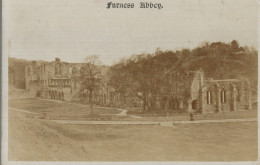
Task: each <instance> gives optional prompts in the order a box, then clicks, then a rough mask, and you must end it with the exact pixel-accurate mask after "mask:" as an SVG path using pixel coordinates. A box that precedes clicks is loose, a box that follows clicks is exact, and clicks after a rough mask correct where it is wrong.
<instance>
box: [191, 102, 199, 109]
mask: <svg viewBox="0 0 260 165" xmlns="http://www.w3.org/2000/svg"><path fill="white" fill-rule="evenodd" d="M191 108H192V109H193V110H196V111H198V110H199V100H198V99H195V100H192V102H191Z"/></svg>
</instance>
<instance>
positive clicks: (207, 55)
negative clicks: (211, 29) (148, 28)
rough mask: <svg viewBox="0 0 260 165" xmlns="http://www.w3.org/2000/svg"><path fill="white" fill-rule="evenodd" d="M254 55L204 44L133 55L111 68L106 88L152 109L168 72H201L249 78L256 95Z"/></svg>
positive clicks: (243, 49)
mask: <svg viewBox="0 0 260 165" xmlns="http://www.w3.org/2000/svg"><path fill="white" fill-rule="evenodd" d="M257 58H258V56H257V51H256V50H255V49H254V48H249V47H247V46H245V47H241V46H239V43H238V42H237V41H236V40H233V41H232V42H231V43H223V42H213V43H209V42H204V43H202V44H201V45H199V46H198V47H197V48H194V49H192V50H190V49H182V50H176V51H169V50H166V51H161V50H160V49H159V48H158V49H157V50H156V51H155V53H153V54H138V55H133V56H131V57H130V58H128V59H122V60H121V61H120V62H118V63H117V64H115V65H114V66H112V67H111V72H110V85H111V86H113V87H114V88H115V90H116V91H117V92H119V93H120V94H121V96H124V97H136V98H139V99H141V100H142V101H143V103H144V104H143V110H145V109H146V108H147V107H148V108H150V109H154V108H155V102H156V101H155V100H156V97H158V96H160V88H159V87H160V86H162V85H166V86H167V85H170V82H169V81H168V79H167V74H168V73H169V72H170V71H173V70H174V71H179V72H182V71H188V70H198V69H200V68H201V69H202V70H204V72H205V76H206V77H211V78H214V79H229V78H237V79H240V78H249V79H250V81H251V84H252V89H253V92H254V94H256V93H257V76H258V75H257V71H258V70H257V61H258V60H257Z"/></svg>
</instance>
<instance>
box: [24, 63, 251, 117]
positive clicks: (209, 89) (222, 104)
mask: <svg viewBox="0 0 260 165" xmlns="http://www.w3.org/2000/svg"><path fill="white" fill-rule="evenodd" d="M81 66H82V64H81V63H67V62H62V61H60V59H59V58H56V60H55V61H52V62H44V63H41V64H38V63H37V62H35V61H34V62H32V64H30V65H28V66H26V68H25V77H26V90H27V91H28V92H30V93H31V94H32V95H34V96H40V97H42V98H45V99H54V100H64V101H72V100H73V99H76V98H77V97H78V96H79V95H80V94H82V91H81V90H80V85H81V82H80V81H79V79H78V78H77V77H79V76H80V72H79V70H80V68H81ZM101 76H103V79H104V81H105V82H108V78H107V77H106V75H101ZM167 80H168V81H169V85H168V86H161V89H160V94H158V96H156V107H157V109H159V110H165V109H169V110H183V111H187V110H188V109H194V110H197V111H198V112H200V113H202V114H206V113H221V112H226V111H236V110H251V109H252V103H251V100H252V98H251V97H252V94H251V85H250V83H249V81H248V80H238V79H223V80H214V79H212V78H205V76H204V72H203V70H196V71H186V72H176V71H171V72H169V73H168V74H167ZM84 93H85V94H86V99H87V93H88V91H83V94H84ZM94 100H95V102H96V103H98V104H100V105H109V106H120V104H121V102H120V95H119V94H117V93H116V92H115V89H114V88H113V87H111V86H109V85H108V83H104V85H103V87H102V88H101V89H100V90H99V91H98V92H95V94H94ZM140 102H142V101H141V100H140ZM139 106H142V105H139Z"/></svg>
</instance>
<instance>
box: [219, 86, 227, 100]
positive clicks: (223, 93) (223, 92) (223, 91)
mask: <svg viewBox="0 0 260 165" xmlns="http://www.w3.org/2000/svg"><path fill="white" fill-rule="evenodd" d="M220 94H221V103H226V92H225V90H224V89H222V90H221V93H220Z"/></svg>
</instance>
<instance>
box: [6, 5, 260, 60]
mask: <svg viewBox="0 0 260 165" xmlns="http://www.w3.org/2000/svg"><path fill="white" fill-rule="evenodd" d="M108 2H110V1H109V0H107V1H105V0H88V1H86V0H41V1H40V0H8V1H7V3H6V4H5V7H6V10H5V13H4V14H3V15H4V19H3V23H4V25H3V26H4V33H5V34H6V36H7V37H6V39H7V40H8V56H9V57H15V58H23V59H27V60H46V61H53V60H54V59H55V57H59V58H60V59H61V60H62V61H66V62H83V61H84V59H85V58H86V57H87V56H90V55H99V58H100V60H101V61H102V63H103V64H106V65H112V64H114V63H115V62H117V61H119V59H121V58H123V57H129V56H131V55H132V54H139V53H153V52H154V51H155V50H156V48H158V47H160V48H161V49H162V50H176V49H182V48H194V47H196V46H198V45H199V44H200V43H202V42H204V41H208V42H217V41H221V42H231V41H232V40H234V39H235V40H237V41H238V42H239V43H240V45H242V46H243V45H248V46H254V47H257V34H258V33H257V30H258V28H257V27H258V24H257V22H258V17H257V16H258V15H257V8H258V4H257V1H256V0H210V1H209V0H154V1H153V2H156V3H161V4H162V5H163V8H162V9H160V10H159V9H141V8H139V3H140V2H143V1H141V0H139V1H138V0H128V1H127V0H116V1H112V0H111V2H118V3H129V2H131V3H135V8H133V9H106V4H107V3H108ZM147 2H148V1H147ZM149 2H150V1H149ZM151 2H152V1H151Z"/></svg>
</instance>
